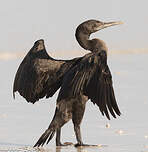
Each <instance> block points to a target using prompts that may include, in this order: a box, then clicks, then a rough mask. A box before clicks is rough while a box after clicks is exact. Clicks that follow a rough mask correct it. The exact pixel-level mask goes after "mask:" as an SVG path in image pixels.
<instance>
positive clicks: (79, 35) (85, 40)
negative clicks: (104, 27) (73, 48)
mask: <svg viewBox="0 0 148 152" xmlns="http://www.w3.org/2000/svg"><path fill="white" fill-rule="evenodd" d="M75 36H76V39H77V41H78V43H79V44H80V46H81V47H82V48H84V49H86V50H90V49H91V44H90V40H89V37H90V34H87V33H84V32H82V31H81V30H80V29H77V30H76V34H75Z"/></svg>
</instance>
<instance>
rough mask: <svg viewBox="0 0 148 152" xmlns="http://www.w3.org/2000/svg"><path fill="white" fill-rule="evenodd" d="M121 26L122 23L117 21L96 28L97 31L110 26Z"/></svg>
mask: <svg viewBox="0 0 148 152" xmlns="http://www.w3.org/2000/svg"><path fill="white" fill-rule="evenodd" d="M120 24H123V22H121V21H117V22H103V23H102V25H101V26H99V27H98V31H99V30H101V29H104V28H107V27H110V26H114V25H120Z"/></svg>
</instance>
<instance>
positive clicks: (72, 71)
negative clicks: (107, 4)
mask: <svg viewBox="0 0 148 152" xmlns="http://www.w3.org/2000/svg"><path fill="white" fill-rule="evenodd" d="M118 24H121V22H109V23H104V22H100V21H96V20H88V21H86V22H83V23H82V24H80V25H79V26H78V27H77V29H76V39H77V41H78V43H79V44H80V46H81V47H83V48H84V49H86V50H90V51H91V53H88V54H86V55H84V56H83V57H80V58H75V59H72V60H55V59H53V58H51V57H50V56H49V55H48V54H47V52H46V50H45V46H44V42H43V40H38V41H37V42H35V44H34V46H33V47H32V49H31V50H30V51H29V53H28V54H27V55H26V57H25V58H24V60H23V62H22V63H21V65H20V67H19V69H18V71H17V73H16V76H15V81H14V87H13V93H14V92H16V91H18V92H19V93H20V94H21V95H22V96H23V97H24V98H25V99H26V100H27V101H28V102H31V103H35V102H36V101H38V100H39V99H40V98H43V97H44V96H46V97H47V98H48V97H52V96H53V94H54V93H55V92H56V91H57V90H58V89H59V88H60V87H61V89H60V92H59V95H58V99H57V105H56V110H55V115H54V117H53V120H52V122H51V123H50V125H49V127H48V129H47V130H46V131H45V132H44V134H43V135H42V136H41V137H40V138H39V140H38V141H37V143H36V144H35V146H43V145H44V143H45V142H46V143H48V142H49V141H50V140H51V139H52V138H53V136H54V134H55V132H56V134H57V135H56V145H57V146H60V145H62V144H61V142H60V133H61V127H62V126H63V125H64V124H65V123H67V122H68V121H69V120H70V119H72V121H73V124H74V130H75V134H76V139H77V142H78V143H77V144H76V146H85V145H84V144H83V142H82V139H81V132H80V124H81V121H82V118H83V114H84V111H85V104H86V102H87V101H88V99H90V101H91V102H93V103H94V104H96V105H97V106H98V107H99V109H100V111H101V113H102V115H105V116H106V117H107V118H108V119H110V114H111V115H112V116H113V117H114V118H116V115H119V116H120V114H121V113H120V110H119V108H118V105H117V103H116V99H115V95H114V90H113V86H112V76H111V72H110V70H109V67H108V65H107V47H106V45H105V43H104V42H103V41H102V40H100V39H92V40H89V36H90V34H91V33H94V32H96V31H99V30H101V29H103V28H106V27H109V26H112V25H118ZM109 113H110V114H109Z"/></svg>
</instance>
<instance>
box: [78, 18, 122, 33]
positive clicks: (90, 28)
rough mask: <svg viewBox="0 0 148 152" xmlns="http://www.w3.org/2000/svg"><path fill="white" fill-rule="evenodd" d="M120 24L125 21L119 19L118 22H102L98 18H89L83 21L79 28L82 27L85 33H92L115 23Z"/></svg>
mask: <svg viewBox="0 0 148 152" xmlns="http://www.w3.org/2000/svg"><path fill="white" fill-rule="evenodd" d="M119 24H123V22H121V21H117V22H101V21H98V20H87V21H85V22H83V23H82V24H80V25H79V26H78V28H80V29H81V31H82V30H83V32H84V33H86V34H91V33H95V32H97V31H99V30H101V29H104V28H107V27H110V26H114V25H119Z"/></svg>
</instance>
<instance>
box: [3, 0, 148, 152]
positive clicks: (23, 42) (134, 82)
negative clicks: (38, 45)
mask: <svg viewBox="0 0 148 152" xmlns="http://www.w3.org/2000/svg"><path fill="white" fill-rule="evenodd" d="M147 6H148V1H147V0H142V1H140V0H137V1H134V0H130V1H129V0H124V1H122V0H110V1H108V0H103V1H101V0H93V1H86V0H81V1H80V0H73V1H72V0H63V1H58V0H54V1H52V0H44V1H41V0H38V1H35V0H26V1H20V0H13V1H10V0H5V1H2V0H0V19H1V24H0V27H1V28H0V42H1V43H0V69H1V72H0V97H1V100H0V150H1V149H2V150H4V149H3V147H10V146H24V145H27V146H32V145H33V144H34V143H35V142H36V140H37V139H38V138H39V136H40V135H41V134H42V133H43V132H44V130H45V129H46V128H47V127H48V125H49V123H50V121H51V119H52V117H53V114H54V110H55V103H56V102H55V100H56V98H57V94H56V95H54V97H53V98H50V99H43V100H42V101H43V102H38V103H37V104H35V105H32V104H28V103H26V102H25V100H24V99H23V98H22V97H21V96H20V95H18V94H17V95H16V99H15V101H14V100H13V97H12V86H13V80H14V76H15V73H16V71H17V68H18V66H19V64H20V63H21V61H22V59H23V58H24V56H25V54H27V52H28V51H29V49H30V48H31V47H32V45H33V43H34V41H36V40H38V39H44V40H45V45H46V49H47V51H48V53H49V54H50V55H51V56H53V57H55V58H65V59H68V58H74V57H76V56H81V55H83V54H85V53H87V52H86V51H85V50H83V49H82V48H81V47H80V46H79V45H78V43H77V42H76V40H75V29H76V27H77V26H78V25H79V24H80V23H82V22H83V21H85V20H88V19H96V20H100V21H104V22H108V21H123V22H124V24H123V25H120V26H114V27H110V28H107V29H104V30H102V31H100V32H97V33H95V34H93V35H92V36H91V38H93V37H96V38H100V39H102V40H104V41H105V42H106V44H107V46H108V48H109V56H108V64H109V67H110V69H111V71H112V75H113V82H114V88H115V94H116V98H117V102H118V105H119V107H120V109H121V112H122V116H121V117H120V118H118V119H116V120H115V119H112V120H111V121H108V120H107V119H106V118H105V117H103V116H102V115H101V113H100V112H98V111H99V110H98V108H97V107H96V106H94V105H93V104H92V103H90V102H88V103H87V108H86V112H85V116H84V119H83V122H82V134H83V138H84V142H86V143H90V144H103V145H107V147H105V146H104V148H102V151H104V152H106V151H109V152H112V151H113V152H115V151H118V152H119V151H128V152H133V151H134V152H135V151H142V152H146V151H147V150H148V121H147V116H148V110H147V108H148V93H147V91H148V68H147V65H148V43H147V35H148V28H147V27H148V12H147ZM62 140H63V141H71V142H74V143H75V142H76V140H75V136H74V132H73V126H72V123H71V122H70V123H68V124H67V125H65V126H64V127H63V130H62ZM51 145H55V143H54V139H53V140H52V142H51V143H50V144H49V145H48V146H47V147H50V146H51ZM63 151H64V152H65V150H63ZM68 151H69V150H68ZM73 151H74V150H73ZM90 151H93V150H90ZM94 151H95V150H94Z"/></svg>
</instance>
